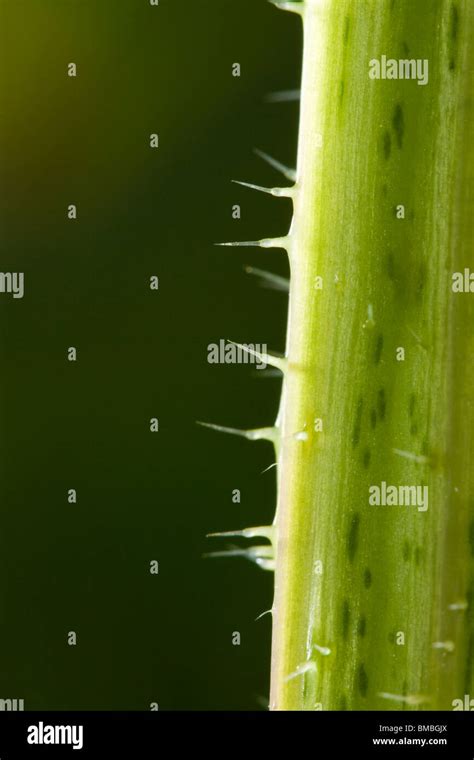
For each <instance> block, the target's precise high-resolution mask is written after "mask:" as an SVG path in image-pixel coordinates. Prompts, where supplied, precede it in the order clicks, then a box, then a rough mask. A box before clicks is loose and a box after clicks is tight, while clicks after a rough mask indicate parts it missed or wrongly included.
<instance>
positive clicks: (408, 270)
mask: <svg viewBox="0 0 474 760" xmlns="http://www.w3.org/2000/svg"><path fill="white" fill-rule="evenodd" d="M303 21H304V61H303V79H302V101H301V115H300V133H299V148H298V169H297V183H296V193H295V198H294V206H295V212H294V219H293V224H292V228H291V233H290V236H289V256H290V265H291V285H290V306H289V325H288V338H287V359H288V368H287V371H286V373H285V378H284V385H283V393H282V401H281V408H280V414H279V419H278V426H279V429H280V436H281V446H280V454H279V470H278V483H279V496H278V507H277V515H276V521H275V526H276V586H275V598H274V605H273V646H272V684H271V699H270V706H271V708H272V709H309V710H312V709H324V710H331V709H355V710H357V709H389V710H393V709H452V700H454V699H456V698H462V697H463V695H464V694H465V693H469V692H471V695H472V696H474V691H473V688H474V686H473V681H472V668H471V662H472V656H473V640H474V633H473V609H474V592H473V588H474V585H473V544H474V538H473V532H474V527H473V526H474V522H473V517H474V487H473V486H474V483H473V480H474V474H473V471H474V468H473V466H472V461H473V453H474V451H473V427H474V426H473V423H474V411H473V399H472V388H473V381H474V358H473V356H474V351H473V348H474V338H473V325H474V319H473V317H474V309H473V300H474V293H472V294H469V293H464V294H463V293H459V294H458V293H453V292H452V288H451V283H452V274H453V272H456V271H463V269H464V267H469V266H470V265H471V266H472V265H473V260H472V242H473V234H472V185H473V182H472V180H473V149H472V137H470V136H469V135H470V131H471V130H472V125H473V118H472V116H473V103H472V69H473V60H472V53H471V50H470V39H472V37H473V30H474V4H473V3H472V2H470V1H469V0H457V1H456V2H455V3H453V2H451V1H447V0H416V2H414V0H306V3H304V18H303ZM382 55H386V56H387V58H394V59H405V58H410V59H427V60H428V62H429V81H428V83H427V84H426V85H424V86H423V85H418V84H417V82H416V81H414V80H373V79H370V78H369V73H368V72H369V61H370V59H380V56H382ZM400 205H403V206H404V218H397V211H396V210H397V207H399V206H400ZM473 269H474V267H473ZM317 278H321V280H318V279H317ZM321 283H322V287H319V286H320V285H321ZM400 349H403V351H404V358H403V360H401V359H400V356H401V352H400ZM318 420H321V421H322V430H320V429H319V428H320V423H318ZM302 433H303V435H301V434H302ZM382 481H384V482H386V483H387V484H393V485H395V486H401V485H407V486H427V487H428V494H429V501H428V509H427V510H426V511H421V510H419V509H417V507H416V506H371V505H369V488H370V487H371V486H372V485H380V484H381V483H382Z"/></svg>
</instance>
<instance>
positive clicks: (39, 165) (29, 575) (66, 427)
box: [0, 0, 301, 710]
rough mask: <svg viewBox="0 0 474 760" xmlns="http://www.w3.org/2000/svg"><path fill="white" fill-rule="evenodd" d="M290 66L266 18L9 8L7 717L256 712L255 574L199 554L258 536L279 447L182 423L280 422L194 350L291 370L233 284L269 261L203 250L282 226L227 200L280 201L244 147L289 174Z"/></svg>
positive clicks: (1, 305) (282, 26) (270, 507)
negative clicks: (253, 532) (74, 354)
mask: <svg viewBox="0 0 474 760" xmlns="http://www.w3.org/2000/svg"><path fill="white" fill-rule="evenodd" d="M300 46H301V36H300V25H299V21H298V19H297V18H296V17H294V16H291V15H290V14H283V13H281V12H279V11H277V10H275V9H274V8H272V7H271V6H270V5H269V4H268V3H267V2H265V1H264V0H261V1H260V0H160V5H159V7H158V8H155V7H150V5H149V0H0V161H1V181H0V187H1V203H0V213H1V220H0V222H1V262H2V263H1V267H0V268H1V270H2V271H3V272H24V273H25V297H24V298H23V299H17V300H14V299H12V297H11V295H7V294H0V331H1V333H0V352H1V353H0V361H1V365H0V366H1V376H0V392H1V402H0V412H1V419H0V445H1V451H0V468H1V493H0V513H1V528H0V568H1V576H0V578H1V580H0V603H1V609H0V637H1V639H0V640H1V667H0V698H2V699H7V698H11V699H14V698H17V699H21V698H22V699H24V700H25V709H59V710H63V709H64V710H70V709H93V710H102V709H138V710H143V709H145V710H147V709H149V705H150V703H151V702H158V703H159V706H160V709H213V710H215V709H259V708H262V707H263V706H264V700H265V698H266V697H267V694H268V669H269V657H270V619H269V617H264V618H263V619H262V620H260V621H258V622H255V618H256V616H257V615H258V614H259V613H261V612H262V611H263V610H265V609H267V608H268V607H269V606H270V605H271V601H272V578H271V577H270V575H269V574H268V575H267V574H265V573H263V572H261V571H260V570H258V569H257V568H256V567H255V566H253V565H251V564H250V563H248V562H246V561H245V560H242V559H236V560H222V559H215V560H212V561H211V560H205V559H203V558H202V555H203V553H204V552H206V551H209V550H210V549H212V548H214V549H217V548H221V547H223V546H225V541H224V542H222V541H221V542H220V543H219V542H216V543H214V544H212V543H211V542H210V541H209V540H206V538H205V534H206V533H208V532H210V531H216V530H229V529H232V528H240V527H244V526H248V525H259V524H265V523H267V522H269V521H271V520H272V518H273V513H274V502H275V485H274V470H273V471H272V470H271V471H270V472H268V473H266V474H263V475H262V474H261V471H262V470H263V469H264V468H265V467H267V466H268V465H269V464H270V463H271V462H272V461H273V460H272V450H271V448H270V447H269V446H268V445H267V444H265V443H261V444H259V443H257V444H254V445H252V444H250V443H248V442H247V441H245V440H242V439H237V438H232V437H228V436H219V435H218V434H215V433H212V432H210V431H208V430H205V429H203V428H199V427H197V426H196V425H195V420H197V419H201V420H209V421H211V422H218V423H221V424H224V425H232V426H237V427H246V426H250V427H253V426H258V425H261V424H264V425H266V424H271V423H272V422H273V421H274V417H275V414H276V410H277V405H278V399H279V386H280V383H279V381H278V379H263V378H262V377H261V376H260V374H261V373H259V372H256V371H255V370H252V368H251V367H248V366H216V365H209V364H208V363H207V346H208V344H209V343H212V342H217V341H218V340H219V339H220V338H232V339H234V340H237V341H243V342H251V343H267V344H268V346H269V347H270V348H274V349H276V350H280V351H281V350H283V348H284V335H285V318H286V296H285V295H284V294H282V293H278V292H274V291H271V290H265V289H261V288H259V287H258V284H257V282H256V281H255V279H254V278H252V277H249V276H248V275H247V274H245V272H244V265H245V264H254V265H255V266H257V267H263V268H267V267H268V268H269V269H271V270H273V271H275V272H278V273H283V274H284V273H285V272H286V270H287V266H286V262H285V257H284V254H283V252H282V251H276V250H270V251H268V250H259V249H251V248H246V249H231V248H218V247H214V246H213V242H214V241H220V240H229V239H230V240H233V239H237V240H239V239H240V240H245V239H254V238H258V237H267V236H271V235H273V234H278V235H279V234H284V233H286V231H287V229H288V224H289V220H290V211H291V209H290V206H289V204H288V201H286V200H278V199H273V198H271V197H269V196H265V195H260V194H257V193H252V192H251V191H249V190H246V189H244V188H240V187H238V186H236V185H232V184H231V182H230V180H231V179H242V180H247V181H253V182H257V183H260V184H275V183H276V184H278V183H279V182H280V181H281V180H280V178H279V177H278V175H276V174H275V172H274V171H273V170H272V169H271V168H269V167H268V166H266V165H265V164H264V163H263V162H262V161H261V160H260V159H259V158H258V157H256V156H255V155H254V154H253V148H254V147H258V148H261V149H263V150H265V151H267V152H268V153H271V154H273V155H275V156H276V157H278V158H279V159H280V160H282V161H284V162H287V163H289V164H293V165H294V161H295V145H296V130H297V106H296V104H294V103H283V104H268V103H266V102H265V95H266V94H267V93H268V92H272V91H274V90H282V89H288V88H294V87H297V86H298V83H299V71H300ZM69 62H75V63H76V64H77V67H78V75H77V78H75V79H73V78H69V77H68V76H67V75H66V73H67V64H68V63H69ZM234 62H239V63H240V64H241V67H242V75H241V77H240V79H239V78H234V77H232V75H231V67H232V63H234ZM152 132H157V133H159V137H160V147H159V149H158V150H152V149H150V147H149V135H150V133H152ZM71 203H74V204H77V208H78V219H77V221H68V220H67V218H66V209H67V206H68V205H69V204H71ZM234 203H239V204H241V207H242V219H241V220H240V221H236V220H233V219H232V216H231V208H232V205H233V204H234ZM151 275H157V276H158V277H159V279H160V289H159V291H158V293H156V292H154V291H150V289H149V278H150V276H151ZM69 346H75V347H76V348H77V350H78V361H77V362H76V363H71V362H68V361H67V358H66V357H67V348H68V347H69ZM151 417H158V418H159V422H160V431H159V433H158V434H152V433H151V432H149V420H150V418H151ZM69 488H76V489H77V493H78V502H77V504H75V505H74V504H69V503H68V501H67V490H68V489H69ZM234 488H239V489H241V493H242V502H241V504H233V503H232V500H231V494H232V489H234ZM153 559H157V560H158V561H159V568H160V570H159V575H158V576H154V575H150V572H149V563H150V561H151V560H153ZM68 631H76V633H77V637H78V640H77V646H76V647H71V646H68V644H67V633H68ZM233 631H240V633H241V637H242V638H241V646H240V647H239V646H233V645H232V632H233Z"/></svg>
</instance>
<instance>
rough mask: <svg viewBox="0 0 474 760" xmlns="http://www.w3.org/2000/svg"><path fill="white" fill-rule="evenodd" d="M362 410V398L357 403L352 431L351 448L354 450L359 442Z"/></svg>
mask: <svg viewBox="0 0 474 760" xmlns="http://www.w3.org/2000/svg"><path fill="white" fill-rule="evenodd" d="M363 408H364V399H363V398H362V396H361V397H360V398H359V400H358V402H357V409H356V414H355V422H354V429H353V431H352V447H353V448H355V447H356V446H357V445H358V443H359V441H360V428H361V424H362V410H363Z"/></svg>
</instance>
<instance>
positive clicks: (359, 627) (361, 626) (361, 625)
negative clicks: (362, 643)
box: [357, 616, 367, 639]
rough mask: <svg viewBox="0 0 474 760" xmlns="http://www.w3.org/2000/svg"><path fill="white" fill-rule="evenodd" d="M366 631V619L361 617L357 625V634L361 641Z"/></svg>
mask: <svg viewBox="0 0 474 760" xmlns="http://www.w3.org/2000/svg"><path fill="white" fill-rule="evenodd" d="M366 630H367V618H365V617H364V616H362V617H361V618H359V622H358V623H357V633H358V634H359V636H360V637H361V639H363V638H364V636H365V632H366Z"/></svg>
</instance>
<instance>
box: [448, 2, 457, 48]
mask: <svg viewBox="0 0 474 760" xmlns="http://www.w3.org/2000/svg"><path fill="white" fill-rule="evenodd" d="M458 31H459V10H458V8H457V6H456V5H452V6H451V18H450V25H449V33H450V35H451V39H452V41H453V42H454V43H455V42H456V40H457V38H458Z"/></svg>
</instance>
